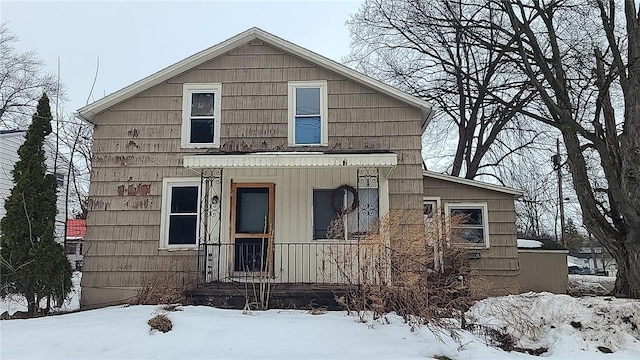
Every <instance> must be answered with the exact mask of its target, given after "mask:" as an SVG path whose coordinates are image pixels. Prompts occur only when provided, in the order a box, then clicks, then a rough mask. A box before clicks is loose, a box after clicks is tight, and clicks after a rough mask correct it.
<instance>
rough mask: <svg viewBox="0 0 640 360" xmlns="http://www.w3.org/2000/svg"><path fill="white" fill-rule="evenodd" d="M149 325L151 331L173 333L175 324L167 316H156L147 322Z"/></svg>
mask: <svg viewBox="0 0 640 360" xmlns="http://www.w3.org/2000/svg"><path fill="white" fill-rule="evenodd" d="M147 324H149V326H150V327H151V331H154V330H157V331H161V332H163V333H166V332H169V331H171V329H173V324H172V323H171V320H170V319H169V318H168V317H167V315H162V314H160V315H156V316H154V317H152V318H151V319H149V321H147Z"/></svg>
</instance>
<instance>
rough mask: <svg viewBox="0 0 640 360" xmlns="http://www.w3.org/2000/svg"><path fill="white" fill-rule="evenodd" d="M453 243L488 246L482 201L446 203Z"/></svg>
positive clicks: (485, 212) (487, 225) (485, 208)
mask: <svg viewBox="0 0 640 360" xmlns="http://www.w3.org/2000/svg"><path fill="white" fill-rule="evenodd" d="M445 207H446V209H445V211H446V213H447V214H448V215H449V217H450V223H451V226H450V230H451V232H452V234H451V235H452V240H453V242H454V243H457V244H462V245H466V246H471V247H489V222H488V217H487V205H486V204H484V203H469V204H447V205H445Z"/></svg>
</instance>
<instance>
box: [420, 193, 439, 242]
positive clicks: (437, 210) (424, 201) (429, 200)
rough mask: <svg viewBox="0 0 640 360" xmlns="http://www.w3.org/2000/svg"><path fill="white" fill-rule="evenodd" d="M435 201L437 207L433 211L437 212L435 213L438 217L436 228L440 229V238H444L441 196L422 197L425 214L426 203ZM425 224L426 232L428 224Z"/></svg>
mask: <svg viewBox="0 0 640 360" xmlns="http://www.w3.org/2000/svg"><path fill="white" fill-rule="evenodd" d="M428 202H429V203H435V207H434V209H433V211H432V212H436V214H435V218H436V229H437V231H438V234H437V235H438V238H439V239H442V223H441V219H442V217H441V216H442V211H443V209H442V199H441V198H440V197H439V196H423V197H422V213H423V214H424V205H425V204H426V203H428ZM423 221H424V215H423ZM424 226H425V232H426V231H427V224H426V223H425V224H424Z"/></svg>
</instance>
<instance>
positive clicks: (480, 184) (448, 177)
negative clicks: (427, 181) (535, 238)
mask: <svg viewBox="0 0 640 360" xmlns="http://www.w3.org/2000/svg"><path fill="white" fill-rule="evenodd" d="M422 175H423V176H425V177H429V178H433V179H438V180H443V181H451V182H454V183H457V184H463V185H468V186H473V187H477V188H481V189H485V190H492V191H497V192H501V193H505V194H511V195H513V196H516V197H520V196H522V195H524V191H522V190H518V189H514V188H510V187H506V186H500V185H494V184H489V183H485V182H481V181H476V180H469V179H464V178H460V177H457V176H451V175H447V174H440V173H437V172H433V171H428V170H422Z"/></svg>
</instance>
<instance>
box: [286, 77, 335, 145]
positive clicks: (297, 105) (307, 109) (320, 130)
mask: <svg viewBox="0 0 640 360" xmlns="http://www.w3.org/2000/svg"><path fill="white" fill-rule="evenodd" d="M288 94H289V145H290V146H327V145H328V144H329V137H328V134H327V127H328V125H327V113H328V110H327V109H328V108H327V82H326V81H311V82H308V81H305V82H302V81H290V82H289V92H288Z"/></svg>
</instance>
